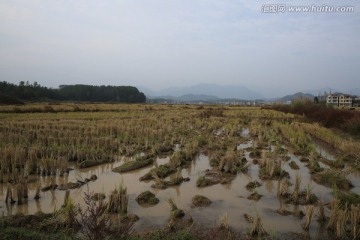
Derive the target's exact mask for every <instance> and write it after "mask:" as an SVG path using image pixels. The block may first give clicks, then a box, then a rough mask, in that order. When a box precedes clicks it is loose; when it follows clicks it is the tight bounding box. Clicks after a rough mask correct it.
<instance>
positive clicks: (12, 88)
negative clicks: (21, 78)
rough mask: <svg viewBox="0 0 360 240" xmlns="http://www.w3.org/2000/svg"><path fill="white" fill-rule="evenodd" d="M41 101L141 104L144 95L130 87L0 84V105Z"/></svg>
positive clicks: (144, 98)
mask: <svg viewBox="0 0 360 240" xmlns="http://www.w3.org/2000/svg"><path fill="white" fill-rule="evenodd" d="M28 101H30V102H42V101H77V102H119V103H143V102H145V101H146V97H145V95H144V93H142V92H139V90H138V89H137V88H136V87H131V86H91V85H80V84H78V85H62V86H60V88H59V89H51V88H47V87H44V86H41V85H39V84H38V83H37V82H34V83H33V84H29V83H28V82H26V83H25V82H20V83H19V85H16V84H12V83H8V82H0V103H2V104H22V103H24V102H28Z"/></svg>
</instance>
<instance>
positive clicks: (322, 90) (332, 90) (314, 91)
mask: <svg viewBox="0 0 360 240" xmlns="http://www.w3.org/2000/svg"><path fill="white" fill-rule="evenodd" d="M302 92H303V93H309V94H312V95H314V96H318V95H319V94H320V95H323V94H324V93H327V94H329V93H335V92H341V91H340V90H339V89H335V88H331V87H325V88H320V89H309V90H303V91H302Z"/></svg>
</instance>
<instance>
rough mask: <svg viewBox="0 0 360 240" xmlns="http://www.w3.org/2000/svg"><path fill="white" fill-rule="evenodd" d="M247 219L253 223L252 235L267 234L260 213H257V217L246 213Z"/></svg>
mask: <svg viewBox="0 0 360 240" xmlns="http://www.w3.org/2000/svg"><path fill="white" fill-rule="evenodd" d="M244 217H245V219H246V221H248V222H249V223H250V224H251V227H250V235H252V236H255V235H256V236H259V237H260V236H263V235H266V231H265V229H264V227H263V225H262V222H261V218H260V216H259V214H258V213H256V216H255V217H252V216H250V215H249V214H246V213H245V214H244Z"/></svg>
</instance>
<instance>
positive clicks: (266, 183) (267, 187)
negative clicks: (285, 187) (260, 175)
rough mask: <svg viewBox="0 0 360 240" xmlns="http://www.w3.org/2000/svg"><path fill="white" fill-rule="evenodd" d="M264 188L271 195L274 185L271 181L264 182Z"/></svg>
mask: <svg viewBox="0 0 360 240" xmlns="http://www.w3.org/2000/svg"><path fill="white" fill-rule="evenodd" d="M265 187H266V190H267V192H268V193H271V194H273V190H274V183H273V181H272V180H268V181H266V182H265Z"/></svg>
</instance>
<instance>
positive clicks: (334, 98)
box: [326, 93, 356, 107]
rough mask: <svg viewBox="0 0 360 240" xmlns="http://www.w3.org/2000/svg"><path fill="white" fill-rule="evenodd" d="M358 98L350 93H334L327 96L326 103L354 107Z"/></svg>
mask: <svg viewBox="0 0 360 240" xmlns="http://www.w3.org/2000/svg"><path fill="white" fill-rule="evenodd" d="M355 99H356V98H355V97H354V96H351V95H349V94H342V93H333V94H329V95H328V96H327V97H326V103H327V104H331V105H335V106H338V107H352V106H353V101H354V100H355Z"/></svg>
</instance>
